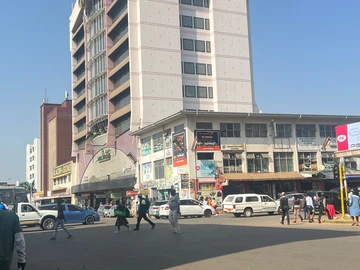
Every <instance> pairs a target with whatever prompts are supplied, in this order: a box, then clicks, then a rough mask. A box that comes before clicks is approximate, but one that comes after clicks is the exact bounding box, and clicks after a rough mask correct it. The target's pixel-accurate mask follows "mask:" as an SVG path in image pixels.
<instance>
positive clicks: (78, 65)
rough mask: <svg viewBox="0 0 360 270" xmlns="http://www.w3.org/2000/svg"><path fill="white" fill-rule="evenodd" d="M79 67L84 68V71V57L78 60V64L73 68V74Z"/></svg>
mask: <svg viewBox="0 0 360 270" xmlns="http://www.w3.org/2000/svg"><path fill="white" fill-rule="evenodd" d="M81 66H84V70H85V57H83V58H81V59H79V61H78V63H77V64H76V65H75V66H74V68H73V72H75V71H77V70H78V69H79V68H80V67H81Z"/></svg>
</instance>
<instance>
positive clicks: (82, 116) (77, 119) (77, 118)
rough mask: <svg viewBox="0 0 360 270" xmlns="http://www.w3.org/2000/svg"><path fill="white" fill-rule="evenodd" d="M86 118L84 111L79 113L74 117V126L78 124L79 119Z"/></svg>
mask: <svg viewBox="0 0 360 270" xmlns="http://www.w3.org/2000/svg"><path fill="white" fill-rule="evenodd" d="M85 117H86V111H84V112H82V113H80V114H79V115H77V116H75V117H74V124H76V123H77V122H79V121H80V120H81V119H83V118H85Z"/></svg>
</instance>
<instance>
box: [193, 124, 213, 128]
mask: <svg viewBox="0 0 360 270" xmlns="http://www.w3.org/2000/svg"><path fill="white" fill-rule="evenodd" d="M196 129H212V123H206V122H196Z"/></svg>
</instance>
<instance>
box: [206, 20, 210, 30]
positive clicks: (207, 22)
mask: <svg viewBox="0 0 360 270" xmlns="http://www.w3.org/2000/svg"><path fill="white" fill-rule="evenodd" d="M205 29H206V30H210V20H209V19H205Z"/></svg>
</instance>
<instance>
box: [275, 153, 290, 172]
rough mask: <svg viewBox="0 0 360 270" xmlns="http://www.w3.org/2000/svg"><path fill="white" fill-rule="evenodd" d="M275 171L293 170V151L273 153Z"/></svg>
mask: <svg viewBox="0 0 360 270" xmlns="http://www.w3.org/2000/svg"><path fill="white" fill-rule="evenodd" d="M274 167H275V172H293V171H294V159H293V153H274Z"/></svg>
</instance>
